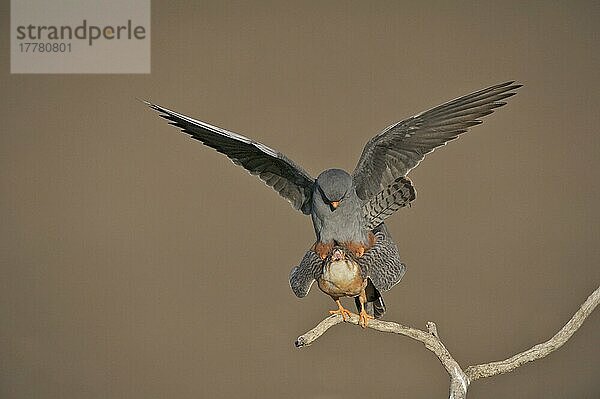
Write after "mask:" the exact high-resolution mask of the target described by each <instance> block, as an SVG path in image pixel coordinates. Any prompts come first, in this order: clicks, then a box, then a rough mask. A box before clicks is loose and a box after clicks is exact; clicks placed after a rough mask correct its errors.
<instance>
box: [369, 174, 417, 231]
mask: <svg viewBox="0 0 600 399" xmlns="http://www.w3.org/2000/svg"><path fill="white" fill-rule="evenodd" d="M415 198H416V192H415V188H414V187H413V185H412V182H411V181H410V180H409V179H408V178H407V177H404V176H401V177H399V178H397V179H396V180H394V182H393V183H392V184H390V185H389V186H388V187H387V188H386V189H384V190H381V191H380V192H379V193H378V194H377V195H375V196H373V197H372V198H371V199H370V200H369V201H367V202H365V204H364V206H363V214H364V216H365V220H367V230H373V229H374V228H375V227H377V226H379V225H380V224H381V223H383V221H384V220H385V219H387V218H388V217H390V216H392V214H393V213H394V212H396V211H397V210H398V209H400V208H402V207H405V206H407V205H408V206H410V203H411V202H412V201H414V200H415Z"/></svg>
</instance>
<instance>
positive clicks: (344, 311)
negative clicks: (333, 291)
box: [329, 299, 354, 321]
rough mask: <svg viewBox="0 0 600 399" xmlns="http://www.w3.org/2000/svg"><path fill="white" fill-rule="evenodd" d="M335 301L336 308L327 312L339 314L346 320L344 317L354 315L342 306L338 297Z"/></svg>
mask: <svg viewBox="0 0 600 399" xmlns="http://www.w3.org/2000/svg"><path fill="white" fill-rule="evenodd" d="M335 303H337V305H338V309H337V310H330V311H329V314H339V315H341V316H342V319H344V321H346V318H349V317H350V316H353V315H354V313H352V312H351V311H349V310H348V309H346V308H344V307H343V306H342V303H341V302H340V300H339V299H338V300H337V301H335Z"/></svg>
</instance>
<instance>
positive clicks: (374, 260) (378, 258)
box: [289, 225, 406, 316]
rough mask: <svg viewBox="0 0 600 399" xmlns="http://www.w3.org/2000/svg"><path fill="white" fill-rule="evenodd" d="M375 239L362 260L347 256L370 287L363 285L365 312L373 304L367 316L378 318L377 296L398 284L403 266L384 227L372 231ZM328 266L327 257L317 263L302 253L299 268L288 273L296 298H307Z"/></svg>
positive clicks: (379, 302) (380, 307)
mask: <svg viewBox="0 0 600 399" xmlns="http://www.w3.org/2000/svg"><path fill="white" fill-rule="evenodd" d="M375 238H376V241H375V244H374V245H373V247H371V248H370V249H369V250H368V251H367V252H365V254H364V255H363V256H362V257H358V258H356V257H353V256H352V254H350V253H347V256H348V257H349V258H351V259H352V261H354V262H356V263H358V265H359V267H360V270H361V274H362V276H363V278H365V279H369V280H370V283H371V285H372V287H369V284H367V290H366V291H367V312H369V303H371V304H372V305H371V306H373V304H375V309H373V310H371V311H370V312H369V313H370V314H375V316H381V315H382V314H383V312H385V304H384V303H383V298H382V296H381V294H380V292H385V291H389V290H390V289H391V288H392V287H393V286H394V285H396V284H398V283H399V282H400V280H402V277H404V273H405V272H406V266H405V265H404V264H403V263H402V262H401V261H400V255H399V253H398V247H397V246H396V244H395V243H394V242H393V240H392V239H391V237H390V235H389V233H388V231H387V229H386V228H385V226H384V225H381V226H379V227H378V229H376V232H375ZM328 262H331V258H330V257H328V258H326V259H321V258H320V257H319V256H318V255H317V254H316V253H315V252H314V251H312V250H309V251H307V252H306V254H305V255H304V257H303V258H302V261H301V262H300V264H299V265H298V266H296V267H294V268H293V269H292V271H291V273H290V279H289V282H290V287H291V288H292V291H293V292H294V294H296V296H297V297H299V298H304V297H305V296H306V295H308V293H309V291H310V288H311V287H312V285H313V283H314V282H315V280H318V279H319V277H320V276H321V274H322V273H323V268H324V267H325V265H326V264H327V263H328ZM357 306H359V305H358V303H357ZM359 309H360V308H359Z"/></svg>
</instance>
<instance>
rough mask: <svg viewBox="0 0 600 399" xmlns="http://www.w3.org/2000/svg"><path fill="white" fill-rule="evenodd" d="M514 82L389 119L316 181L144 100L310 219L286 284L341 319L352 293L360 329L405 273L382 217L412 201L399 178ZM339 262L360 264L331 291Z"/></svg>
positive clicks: (259, 149) (250, 144) (246, 142)
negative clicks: (309, 237) (354, 159)
mask: <svg viewBox="0 0 600 399" xmlns="http://www.w3.org/2000/svg"><path fill="white" fill-rule="evenodd" d="M519 87H521V85H519V84H515V83H514V82H506V83H502V84H499V85H495V86H491V87H488V88H486V89H483V90H479V91H476V92H474V93H471V94H468V95H465V96H462V97H459V98H457V99H455V100H452V101H449V102H446V103H444V104H442V105H439V106H437V107H435V108H432V109H430V110H428V111H425V112H422V113H420V114H417V115H415V116H412V117H410V118H408V119H405V120H403V121H401V122H398V123H394V124H393V125H391V126H389V127H387V128H385V129H384V130H383V131H382V132H380V133H379V134H377V135H376V136H374V137H373V138H371V139H370V140H369V141H368V142H367V144H366V146H365V147H364V149H363V152H362V154H361V157H360V159H359V161H358V164H357V166H356V168H355V170H354V172H353V173H352V174H349V173H347V172H345V171H343V170H341V169H328V170H326V171H324V172H322V173H321V174H320V175H319V176H318V177H317V178H316V179H313V178H312V177H311V176H310V175H309V174H308V173H307V172H305V171H304V169H302V168H301V167H300V166H298V165H297V164H295V163H294V162H293V161H292V160H290V159H289V158H288V157H286V156H285V155H284V154H282V153H280V152H278V151H275V150H273V149H272V148H269V147H267V146H266V145H264V144H261V143H259V142H256V141H254V140H252V139H250V138H247V137H244V136H242V135H240V134H237V133H234V132H230V131H227V130H224V129H221V128H219V127H216V126H213V125H210V124H208V123H206V122H202V121H199V120H196V119H192V118H190V117H188V116H185V115H182V114H179V113H177V112H174V111H171V110H169V109H167V108H163V107H161V106H159V105H156V104H152V103H149V102H145V103H146V104H147V105H148V106H149V107H150V108H152V109H154V110H156V111H158V112H159V113H160V116H162V117H163V118H165V119H167V120H169V121H170V124H172V125H175V126H177V127H179V128H181V129H182V130H183V131H184V132H185V133H187V134H189V135H190V136H191V137H192V138H193V139H196V140H199V141H201V142H202V143H204V144H205V145H207V146H209V147H212V148H214V149H215V150H217V151H218V152H221V153H223V154H225V155H226V156H227V157H229V158H230V159H231V160H232V161H233V163H235V164H236V165H240V166H242V167H244V168H245V169H246V170H248V171H249V172H250V173H251V174H253V175H257V176H258V177H259V178H260V179H261V180H263V181H264V182H265V183H266V184H267V185H269V186H271V187H273V188H274V189H275V190H276V191H277V192H278V193H279V194H280V195H281V196H282V197H284V198H285V199H287V200H288V201H289V202H290V203H291V204H292V206H293V207H294V208H295V209H297V210H299V211H301V212H302V213H304V214H306V215H310V216H311V218H312V222H313V226H314V229H315V234H316V242H315V244H314V245H313V246H312V247H311V249H310V250H309V251H308V252H307V253H306V255H305V257H304V259H303V260H302V262H301V264H300V266H298V267H297V268H294V269H293V270H292V273H291V275H290V286H291V287H292V289H293V291H294V293H295V294H296V295H297V296H299V297H302V296H304V295H306V294H307V293H308V290H309V289H310V286H311V284H312V282H313V281H314V280H317V281H318V283H319V287H320V288H321V289H322V290H323V291H325V292H326V293H327V294H329V295H330V296H331V297H332V298H334V300H336V302H337V303H338V310H336V311H335V312H336V313H340V314H341V315H342V316H344V317H345V315H347V314H348V312H349V311H348V310H346V309H344V308H343V307H342V305H341V303H340V302H339V298H340V297H342V296H351V297H356V298H357V304H358V305H360V306H359V311H360V312H361V324H363V326H364V325H366V323H367V322H368V317H367V316H365V314H364V312H366V313H367V314H368V313H369V309H371V313H372V314H374V315H375V316H380V315H381V314H382V312H383V311H384V310H385V308H384V306H383V300H382V299H381V295H380V293H379V291H385V290H387V289H389V288H391V286H393V285H394V284H396V283H397V282H398V281H400V279H401V278H402V275H403V274H404V271H405V269H404V265H403V264H402V263H401V262H400V258H399V255H398V250H397V248H396V245H395V244H394V243H393V241H392V240H391V238H390V237H389V234H387V230H386V229H385V225H384V221H385V219H387V218H388V217H389V216H390V215H391V214H393V213H394V212H395V211H396V210H398V209H400V208H402V207H404V206H406V205H409V204H410V202H411V201H413V200H414V199H415V190H414V188H413V186H412V183H411V181H410V180H409V179H408V178H407V177H406V175H407V174H408V172H410V171H411V170H412V169H413V168H414V167H416V166H417V165H418V164H419V162H421V161H422V160H423V158H424V157H425V155H426V154H428V153H430V152H432V151H433V150H434V149H435V148H437V147H439V146H442V145H445V144H446V143H447V142H448V141H451V140H454V139H456V138H457V137H458V136H459V135H460V134H461V133H464V132H466V131H467V129H468V128H469V127H471V126H474V125H477V124H479V123H481V120H480V118H482V117H484V116H486V115H489V114H491V113H492V112H493V111H494V109H495V108H498V107H501V106H503V105H505V104H506V103H505V102H504V101H503V100H504V99H506V98H508V97H510V96H512V95H514V94H516V89H518V88H519ZM334 248H335V249H336V250H335V251H334V250H333V249H334ZM341 264H344V265H346V266H348V267H349V268H352V267H355V266H356V265H358V266H359V267H358V269H355V270H354V269H353V270H354V271H353V273H355V277H356V279H355V280H352V284H350V283H349V282H348V283H349V284H350V285H351V286H352V287H346V288H348V291H347V292H345V291H344V289H345V288H344V289H341V291H339V290H340V288H339V287H338V288H335V286H336V282H337V283H340V280H338V279H339V278H341V277H339V276H338V274H337V273H338V271H339V270H343V269H342V268H340V267H339V266H340V265H341ZM361 265H362V266H361ZM400 265H401V267H400ZM359 271H360V273H359ZM365 271H366V272H365ZM332 273H333V274H332ZM357 273H358V274H357ZM365 273H366V274H365ZM359 276H360V278H359ZM346 277H347V276H346ZM359 280H360V284H359ZM341 284H342V285H344V284H346V282H342V283H341ZM359 287H360V290H359V292H358V293H356V290H358V289H359ZM336 289H337V290H338V291H336ZM341 294H344V295H341ZM361 301H362V302H361ZM363 305H364V306H363ZM365 308H366V310H365Z"/></svg>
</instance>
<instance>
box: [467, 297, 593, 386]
mask: <svg viewBox="0 0 600 399" xmlns="http://www.w3.org/2000/svg"><path fill="white" fill-rule="evenodd" d="M598 302H600V287H598V288H596V290H595V291H594V292H592V294H591V295H590V296H589V297H588V298H587V299H586V301H585V302H584V303H583V305H581V307H580V308H579V310H578V311H577V312H575V314H574V315H573V317H571V320H569V321H568V322H567V324H565V325H564V327H563V328H561V329H560V331H559V332H557V333H556V334H555V335H554V336H553V337H552V338H550V339H549V340H548V341H546V342H543V343H541V344H537V345H535V346H534V347H532V348H530V349H527V350H526V351H523V352H521V353H517V354H516V355H514V356H513V357H511V358H508V359H506V360H501V361H499V362H491V363H485V364H478V365H476V366H469V367H467V369H466V371H465V374H467V376H468V377H469V380H471V381H475V380H476V379H478V378H486V377H491V376H494V375H498V374H504V373H508V372H510V371H513V370H514V369H516V368H517V367H519V366H522V365H524V364H525V363H528V362H533V361H534V360H537V359H541V358H543V357H546V356H548V355H549V354H550V353H552V352H554V351H555V350H557V349H558V348H560V347H561V346H563V344H564V343H565V342H567V341H568V340H569V338H571V336H572V335H573V334H574V333H575V331H577V330H578V329H579V327H581V325H582V324H583V322H584V321H585V319H586V318H587V317H588V316H589V315H590V313H592V312H593V311H594V309H595V308H596V306H597V305H598Z"/></svg>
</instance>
